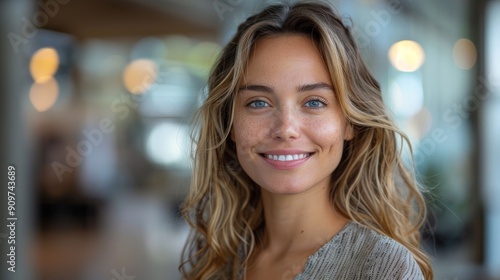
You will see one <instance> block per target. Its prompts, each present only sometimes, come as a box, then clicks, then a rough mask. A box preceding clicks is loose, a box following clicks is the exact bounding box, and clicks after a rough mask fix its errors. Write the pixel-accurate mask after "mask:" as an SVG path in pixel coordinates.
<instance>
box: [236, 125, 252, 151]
mask: <svg viewBox="0 0 500 280" xmlns="http://www.w3.org/2000/svg"><path fill="white" fill-rule="evenodd" d="M255 132H256V128H255V126H253V125H252V124H251V123H250V122H249V121H248V120H246V119H245V118H238V119H235V120H234V123H233V128H232V129H231V139H232V140H233V141H234V142H235V144H236V149H237V150H239V151H242V150H246V149H248V148H249V147H250V146H251V145H252V135H253V134H255Z"/></svg>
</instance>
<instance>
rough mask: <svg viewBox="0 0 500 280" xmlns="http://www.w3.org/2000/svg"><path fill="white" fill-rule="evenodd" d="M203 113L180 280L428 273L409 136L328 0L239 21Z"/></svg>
mask: <svg viewBox="0 0 500 280" xmlns="http://www.w3.org/2000/svg"><path fill="white" fill-rule="evenodd" d="M198 117H199V118H198V121H199V128H200V130H199V131H197V133H196V134H195V143H196V148H195V154H194V175H193V180H192V185H191V190H190V193H189V195H188V197H187V199H186V201H185V204H184V217H185V218H186V220H187V222H188V223H189V224H190V225H191V226H192V227H193V229H194V231H193V232H192V235H191V236H190V239H189V241H188V243H187V244H186V247H185V249H184V254H183V260H184V262H183V264H181V266H180V270H181V272H182V274H183V276H184V278H186V279H249V280H252V279H424V278H425V279H432V269H431V265H430V262H429V260H428V258H427V256H426V255H425V254H424V253H423V252H422V251H421V250H420V234H419V229H420V227H421V226H422V224H423V219H424V215H425V204H424V201H423V198H422V195H421V193H420V191H419V189H418V187H417V185H416V182H415V179H414V177H413V174H412V173H411V172H410V171H409V170H408V169H407V168H406V167H405V166H404V164H403V161H402V159H401V151H400V149H401V147H399V144H398V141H397V139H398V138H400V139H402V140H403V141H401V142H403V143H408V140H407V138H406V136H404V134H403V133H402V132H401V131H399V130H398V129H397V128H396V126H395V124H394V123H393V121H392V120H391V119H390V117H389V116H388V114H387V111H386V108H385V107H384V104H383V102H382V97H381V92H380V87H379V85H378V83H377V82H376V81H375V79H374V78H373V77H372V76H371V75H370V73H369V71H368V69H367V67H366V66H365V64H364V62H363V61H362V59H361V56H360V54H359V51H358V49H357V47H356V45H355V42H354V40H353V37H352V35H351V33H350V31H349V29H348V28H347V27H345V26H344V25H343V23H342V20H341V18H340V17H339V15H338V14H337V13H335V12H334V11H333V9H332V8H330V7H329V6H328V5H326V4H318V3H306V2H303V3H298V4H294V5H291V6H288V5H276V6H271V7H269V8H267V9H265V10H264V11H262V12H261V13H259V14H257V15H254V16H252V17H250V18H248V19H247V20H246V21H245V22H244V23H243V24H241V25H240V26H239V28H238V30H237V33H236V35H235V36H234V37H233V39H232V40H231V41H230V42H229V43H228V44H227V46H226V47H225V49H224V50H223V51H222V54H221V56H220V58H219V59H218V61H217V63H216V65H215V67H214V69H213V71H212V73H211V75H210V78H209V93H208V97H207V99H206V101H205V103H204V104H203V106H202V107H201V109H200V111H199V115H198ZM408 145H409V144H408Z"/></svg>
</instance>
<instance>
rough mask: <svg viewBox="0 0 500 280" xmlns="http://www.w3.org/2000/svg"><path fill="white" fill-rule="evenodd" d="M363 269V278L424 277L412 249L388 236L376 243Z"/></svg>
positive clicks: (400, 279)
mask: <svg viewBox="0 0 500 280" xmlns="http://www.w3.org/2000/svg"><path fill="white" fill-rule="evenodd" d="M362 271H363V277H362V279H371V280H380V279H391V280H392V279H395V280H407V279H411V280H413V279H417V280H420V279H422V280H423V279H424V276H423V274H422V271H421V269H420V267H419V266H418V264H417V262H416V261H415V259H414V258H413V255H412V254H411V253H410V251H408V249H406V248H405V247H404V246H403V245H401V244H399V243H398V242H396V241H394V240H392V239H390V238H388V237H384V238H381V239H380V240H379V241H378V242H377V243H376V244H375V246H374V247H373V249H372V251H371V253H370V255H369V257H368V258H366V261H365V263H364V269H363V270H362Z"/></svg>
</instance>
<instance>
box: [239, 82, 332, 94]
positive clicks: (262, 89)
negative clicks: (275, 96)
mask: <svg viewBox="0 0 500 280" xmlns="http://www.w3.org/2000/svg"><path fill="white" fill-rule="evenodd" d="M320 89H327V90H331V91H333V87H332V86H331V85H329V84H327V83H315V84H307V85H300V86H298V87H297V91H298V92H306V91H313V90H320ZM242 90H249V91H259V92H266V93H274V89H273V88H272V87H268V86H264V85H252V84H245V85H243V86H241V87H240V88H239V89H238V91H242Z"/></svg>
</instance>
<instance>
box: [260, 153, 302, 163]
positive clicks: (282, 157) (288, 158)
mask: <svg viewBox="0 0 500 280" xmlns="http://www.w3.org/2000/svg"><path fill="white" fill-rule="evenodd" d="M262 156H264V157H265V158H268V159H271V160H277V161H293V160H299V159H304V158H306V157H309V156H311V153H305V154H292V155H270V154H262Z"/></svg>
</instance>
